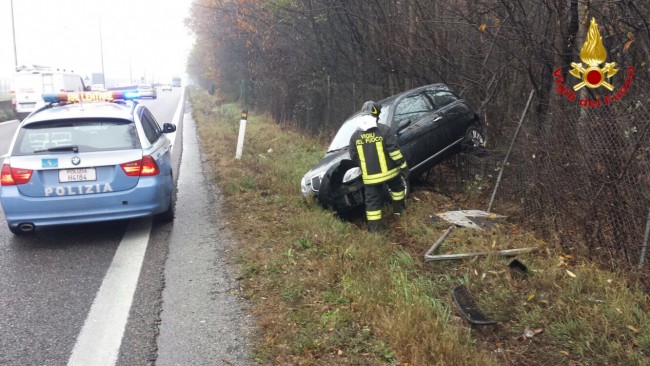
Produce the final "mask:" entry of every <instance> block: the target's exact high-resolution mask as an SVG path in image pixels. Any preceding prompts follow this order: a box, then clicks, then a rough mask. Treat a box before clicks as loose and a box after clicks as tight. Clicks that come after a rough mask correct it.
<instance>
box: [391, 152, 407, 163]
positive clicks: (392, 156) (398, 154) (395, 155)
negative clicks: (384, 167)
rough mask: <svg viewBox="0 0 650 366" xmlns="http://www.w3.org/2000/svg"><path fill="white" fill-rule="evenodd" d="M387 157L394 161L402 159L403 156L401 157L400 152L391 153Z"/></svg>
mask: <svg viewBox="0 0 650 366" xmlns="http://www.w3.org/2000/svg"><path fill="white" fill-rule="evenodd" d="M389 155H390V158H391V159H393V160H395V161H397V160H400V159H404V156H402V152H401V151H400V150H395V151H391V152H390V154H389Z"/></svg>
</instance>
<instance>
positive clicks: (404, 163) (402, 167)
mask: <svg viewBox="0 0 650 366" xmlns="http://www.w3.org/2000/svg"><path fill="white" fill-rule="evenodd" d="M399 168H400V169H402V170H404V169H406V168H408V164H406V161H405V162H403V163H402V165H400V166H399Z"/></svg>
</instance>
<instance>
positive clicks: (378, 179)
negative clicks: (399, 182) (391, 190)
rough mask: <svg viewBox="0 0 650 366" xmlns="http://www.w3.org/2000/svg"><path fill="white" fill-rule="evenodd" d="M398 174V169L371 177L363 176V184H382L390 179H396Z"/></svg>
mask: <svg viewBox="0 0 650 366" xmlns="http://www.w3.org/2000/svg"><path fill="white" fill-rule="evenodd" d="M398 174H399V169H397V168H395V169H391V170H389V171H387V172H384V173H377V174H371V175H365V174H364V175H363V183H365V184H379V183H383V182H385V181H387V180H389V179H391V178H394V177H396V176H397V175H398Z"/></svg>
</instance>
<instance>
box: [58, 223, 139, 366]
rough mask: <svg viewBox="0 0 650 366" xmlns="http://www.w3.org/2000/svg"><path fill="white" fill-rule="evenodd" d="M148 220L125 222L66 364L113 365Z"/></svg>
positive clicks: (131, 295) (122, 334)
mask: <svg viewBox="0 0 650 366" xmlns="http://www.w3.org/2000/svg"><path fill="white" fill-rule="evenodd" d="M151 223H152V219H151V218H144V219H137V220H131V222H130V223H129V226H128V227H127V230H126V232H125V233H124V237H123V238H122V241H121V242H120V245H119V246H118V248H117V251H116V252H115V257H113V262H112V263H111V266H110V267H109V268H108V271H107V272H106V277H104V281H103V282H102V285H101V287H100V288H99V291H98V292H97V295H96V296H95V300H94V301H93V305H92V307H91V308H90V312H89V313H88V317H87V318H86V322H85V323H84V326H83V328H82V329H81V333H79V336H78V337H77V343H75V345H74V349H73V350H72V355H71V356H70V359H69V360H68V366H76V365H79V366H88V365H93V366H100V365H106V366H113V365H115V362H117V357H118V354H119V351H120V345H121V344H122V337H123V336H124V329H125V327H126V322H127V320H128V317H129V310H130V309H131V303H132V302H133V294H134V293H135V288H136V286H137V284H138V277H140V269H141V268H142V261H143V259H144V255H145V252H146V249H147V243H148V242H149V234H150V233H151Z"/></svg>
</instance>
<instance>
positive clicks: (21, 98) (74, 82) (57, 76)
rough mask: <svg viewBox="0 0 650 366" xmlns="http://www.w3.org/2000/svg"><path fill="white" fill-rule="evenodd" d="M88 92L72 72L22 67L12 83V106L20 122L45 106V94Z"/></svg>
mask: <svg viewBox="0 0 650 366" xmlns="http://www.w3.org/2000/svg"><path fill="white" fill-rule="evenodd" d="M84 90H86V86H85V85H84V82H83V78H82V77H81V76H80V75H79V74H76V73H74V72H72V71H69V70H65V69H56V68H52V67H46V66H38V65H31V66H21V67H18V68H17V69H16V73H15V74H14V75H13V77H12V82H11V104H12V107H13V109H14V112H15V113H16V116H17V117H18V119H19V120H21V121H22V120H23V119H24V118H25V117H27V116H28V115H29V114H30V113H32V112H33V111H35V110H36V109H38V108H39V107H41V106H42V105H44V104H45V102H44V101H43V94H50V93H61V92H80V91H84Z"/></svg>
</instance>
